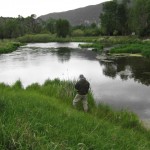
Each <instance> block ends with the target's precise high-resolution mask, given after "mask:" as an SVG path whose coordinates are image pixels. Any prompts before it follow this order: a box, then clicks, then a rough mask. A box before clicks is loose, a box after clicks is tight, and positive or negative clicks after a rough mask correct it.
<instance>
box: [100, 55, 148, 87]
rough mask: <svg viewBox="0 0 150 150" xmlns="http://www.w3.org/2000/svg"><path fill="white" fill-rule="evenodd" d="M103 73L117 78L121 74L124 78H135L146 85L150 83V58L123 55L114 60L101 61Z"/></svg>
mask: <svg viewBox="0 0 150 150" xmlns="http://www.w3.org/2000/svg"><path fill="white" fill-rule="evenodd" d="M100 65H102V66H103V74H104V75H106V76H108V77H111V78H113V79H114V78H116V77H117V76H119V77H120V78H121V79H122V80H128V79H129V78H133V79H134V80H135V81H137V82H139V83H142V84H144V85H147V86H149V85H150V59H146V58H141V57H123V58H118V59H116V60H115V61H114V62H111V63H108V62H101V61H100Z"/></svg>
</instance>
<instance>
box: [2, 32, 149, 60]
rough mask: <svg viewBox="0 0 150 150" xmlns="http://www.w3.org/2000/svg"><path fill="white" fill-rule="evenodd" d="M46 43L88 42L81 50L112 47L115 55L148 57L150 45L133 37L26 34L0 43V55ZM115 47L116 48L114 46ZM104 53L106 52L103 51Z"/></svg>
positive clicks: (99, 49) (100, 49)
mask: <svg viewBox="0 0 150 150" xmlns="http://www.w3.org/2000/svg"><path fill="white" fill-rule="evenodd" d="M42 42H44V43H46V42H90V43H92V44H81V45H80V47H82V48H92V49H93V50H95V51H97V52H102V50H103V48H104V49H105V48H106V47H108V46H109V47H112V48H111V49H110V50H109V52H110V53H115V54H116V53H117V54H123V53H128V54H131V55H133V54H139V53H140V54H141V55H143V56H145V57H148V58H149V57H150V50H149V48H150V43H149V41H148V40H142V39H139V38H137V37H134V36H113V37H111V36H110V37H109V36H97V37H96V36H94V37H67V38H58V37H56V35H50V34H35V35H34V34H33V35H32V34H28V35H25V36H22V37H19V38H17V39H14V40H3V41H1V42H0V53H8V52H12V51H14V50H16V49H17V48H18V47H19V46H20V45H22V44H25V43H42ZM116 45H117V46H116ZM104 52H106V51H104Z"/></svg>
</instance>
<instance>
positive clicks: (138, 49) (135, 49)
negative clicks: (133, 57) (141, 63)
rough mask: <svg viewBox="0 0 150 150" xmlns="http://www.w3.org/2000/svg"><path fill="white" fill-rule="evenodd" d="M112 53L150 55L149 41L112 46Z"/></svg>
mask: <svg viewBox="0 0 150 150" xmlns="http://www.w3.org/2000/svg"><path fill="white" fill-rule="evenodd" d="M110 52H111V53H133V54H135V53H142V55H143V56H146V57H150V44H149V43H136V44H125V45H121V46H117V47H115V48H112V49H111V51H110Z"/></svg>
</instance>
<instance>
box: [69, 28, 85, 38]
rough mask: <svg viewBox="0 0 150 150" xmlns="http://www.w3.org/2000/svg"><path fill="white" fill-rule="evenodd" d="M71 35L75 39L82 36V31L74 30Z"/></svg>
mask: <svg viewBox="0 0 150 150" xmlns="http://www.w3.org/2000/svg"><path fill="white" fill-rule="evenodd" d="M71 35H72V36H76V37H80V36H84V31H83V30H81V29H75V30H73V31H72V33H71Z"/></svg>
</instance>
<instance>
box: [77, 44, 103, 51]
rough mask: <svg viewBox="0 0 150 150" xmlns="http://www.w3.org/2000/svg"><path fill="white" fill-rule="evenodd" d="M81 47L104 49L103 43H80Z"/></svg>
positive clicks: (94, 49) (95, 49)
mask: <svg viewBox="0 0 150 150" xmlns="http://www.w3.org/2000/svg"><path fill="white" fill-rule="evenodd" d="M79 46H80V47H81V48H93V51H102V50H103V45H101V44H100V43H89V44H79Z"/></svg>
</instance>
